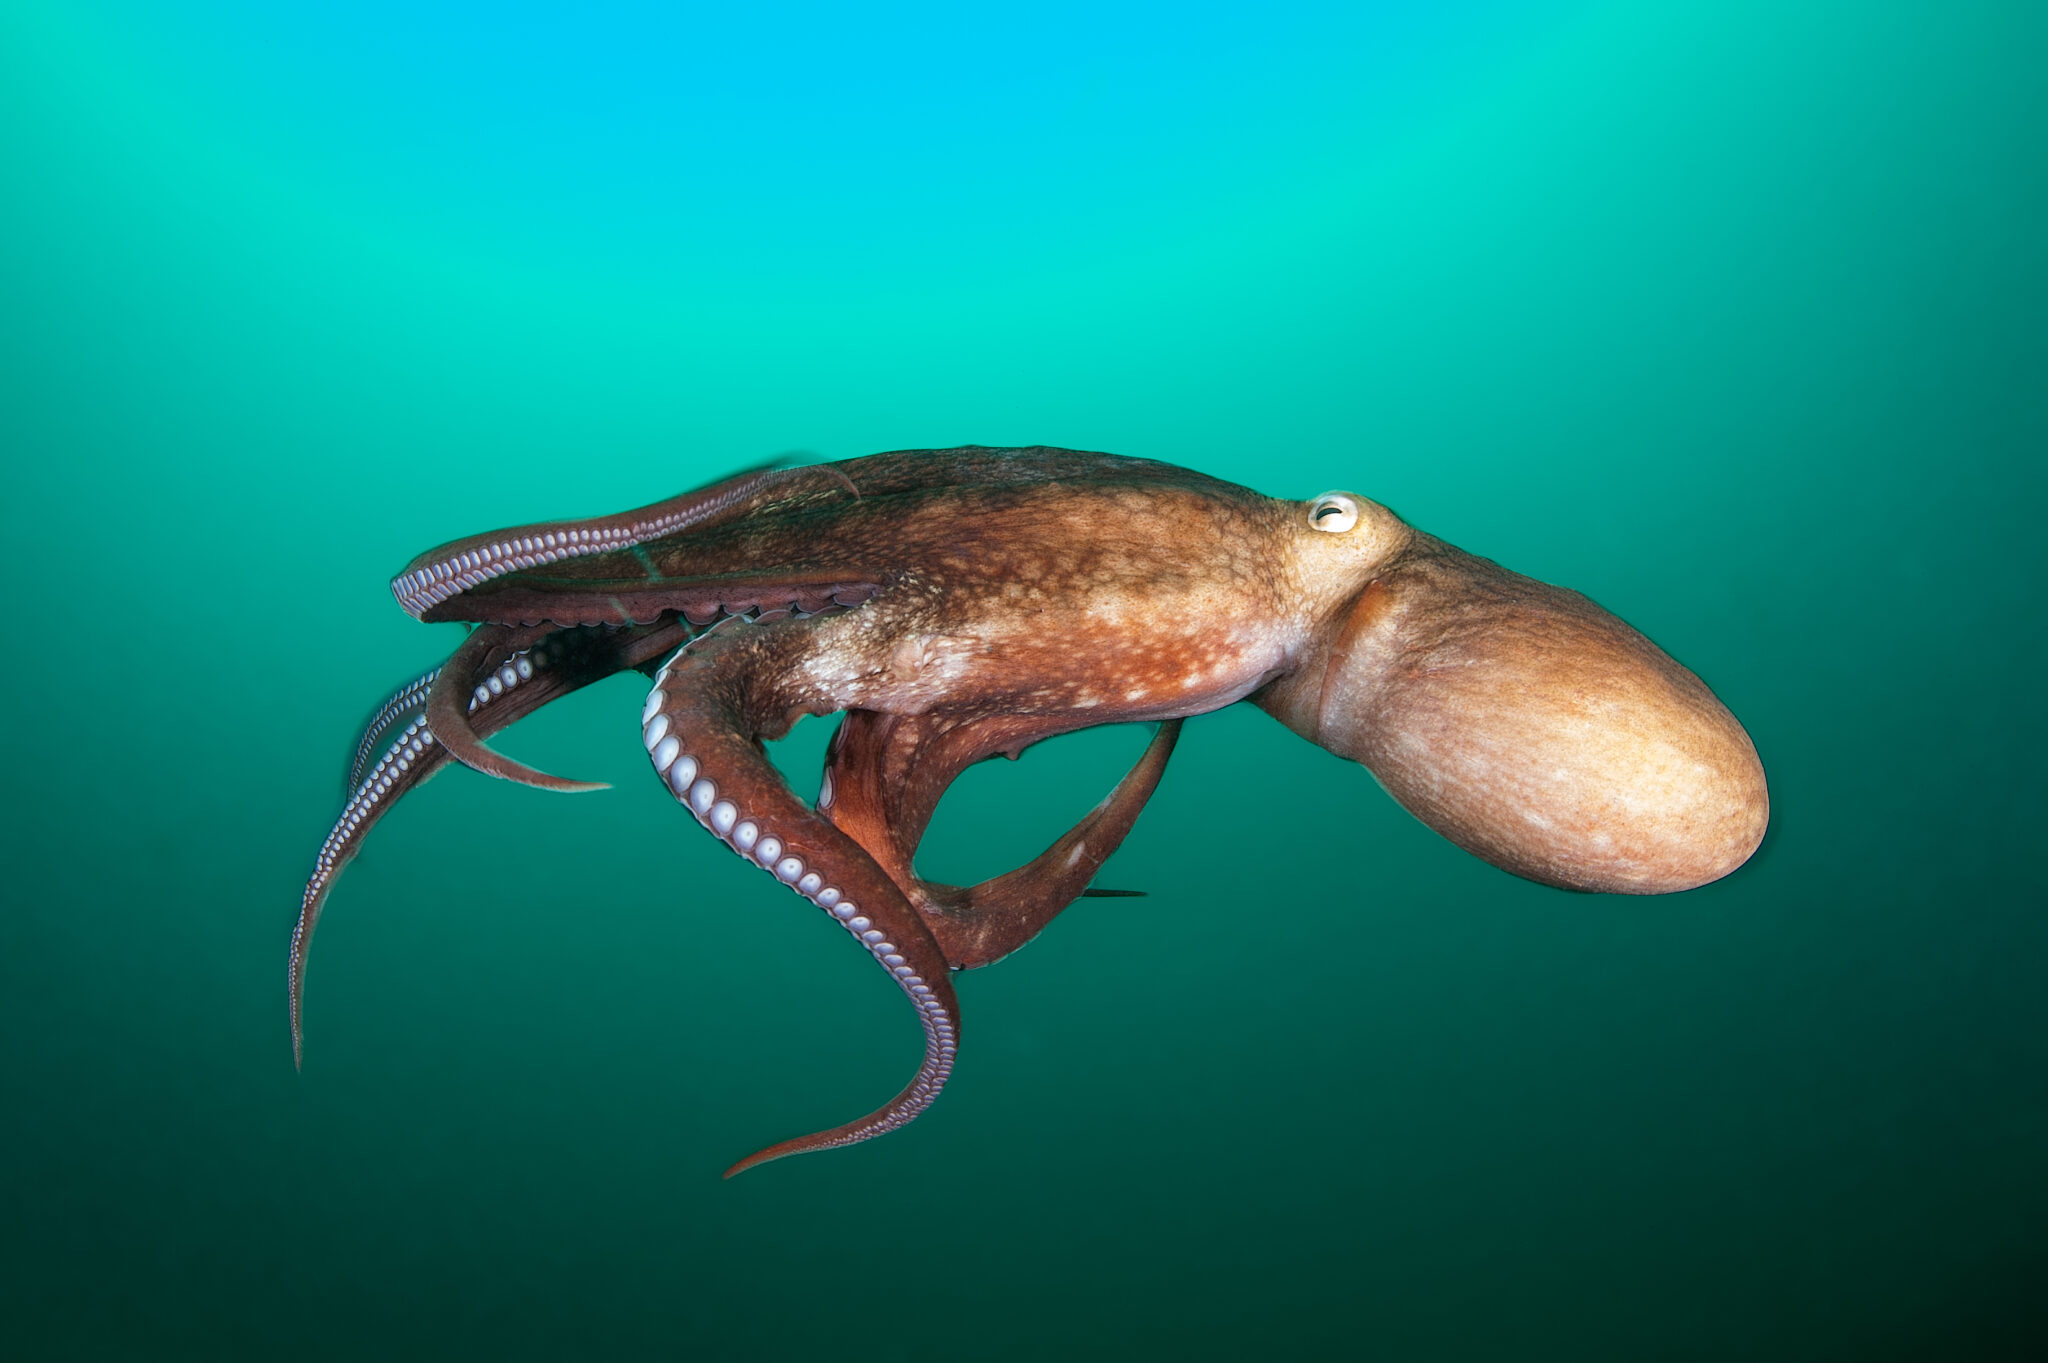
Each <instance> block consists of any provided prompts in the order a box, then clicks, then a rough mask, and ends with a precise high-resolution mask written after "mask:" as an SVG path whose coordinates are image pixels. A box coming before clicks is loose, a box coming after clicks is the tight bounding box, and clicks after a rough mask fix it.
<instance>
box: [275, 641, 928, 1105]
mask: <svg viewBox="0 0 2048 1363" xmlns="http://www.w3.org/2000/svg"><path fill="white" fill-rule="evenodd" d="M545 661H546V659H545V654H543V653H541V652H540V651H538V650H534V651H530V652H527V653H521V654H518V655H516V656H514V657H512V658H510V659H508V660H507V661H506V662H505V663H504V664H502V665H501V666H500V667H499V668H498V669H497V670H496V671H494V672H493V673H492V674H491V675H490V676H489V677H488V678H487V679H486V680H485V681H483V682H482V683H480V684H479V685H478V686H477V688H476V692H475V694H474V695H473V696H472V697H471V699H470V703H469V709H470V711H471V713H474V712H475V711H476V710H477V709H478V708H479V707H481V706H484V705H488V704H490V703H491V701H492V700H494V699H496V698H497V697H499V696H502V695H504V694H505V693H506V692H507V691H510V690H511V689H513V688H514V687H516V686H518V685H519V684H520V683H521V682H524V681H528V680H530V679H531V678H532V677H533V675H534V670H535V667H536V665H537V664H544V663H545ZM674 661H675V660H674V659H673V658H671V659H670V663H671V664H673V663H674ZM668 677H669V668H668V667H667V666H664V667H663V668H662V670H661V672H660V674H659V675H658V676H657V677H656V678H655V685H654V689H653V690H652V691H650V692H649V693H648V696H647V704H646V706H645V707H644V708H643V709H642V710H641V714H640V718H641V723H642V726H643V727H642V729H641V738H642V740H643V741H644V742H645V744H646V747H647V754H648V756H649V757H650V758H651V759H652V760H653V762H654V767H655V770H656V771H658V772H660V773H661V776H662V779H663V780H665V781H666V782H667V783H668V787H669V790H670V791H671V792H673V793H674V795H675V797H676V799H677V800H678V801H679V802H681V803H682V804H683V805H684V806H685V807H686V808H688V809H689V810H690V812H691V813H692V814H694V815H696V817H697V821H698V822H699V823H702V824H703V825H704V826H705V827H706V828H709V829H710V830H711V831H712V832H713V833H715V834H717V835H718V837H719V838H720V839H721V840H723V841H724V842H725V843H726V844H727V845H728V846H730V847H731V848H732V849H733V850H734V851H736V852H738V853H739V854H740V855H741V856H743V857H747V858H749V859H750V860H752V861H754V862H756V863H758V864H759V865H760V866H761V867H762V868H763V869H765V870H767V871H768V872H769V873H770V874H771V875H773V876H774V877H775V878H776V879H777V880H780V881H781V882H782V883H783V884H785V885H788V886H789V887H790V888H791V889H793V890H795V891H796V892H797V893H798V894H801V895H803V896H804V897H805V898H806V899H809V900H810V901H811V902H812V903H813V904H816V905H817V906H818V907H819V908H821V909H823V910H825V912H827V913H829V914H831V915H832V917H833V918H834V919H836V920H837V921H838V922H839V923H840V924H841V926H843V927H845V929H846V930H847V931H848V932H850V933H852V934H853V935H854V936H855V937H856V938H857V939H859V941H860V943H861V945H863V946H865V947H866V948H867V949H868V951H869V953H870V954H871V955H873V956H874V957H875V959H876V960H878V961H880V962H881V963H882V965H883V967H884V968H885V969H887V970H888V971H889V973H890V974H891V975H893V976H894V977H895V978H896V982H897V984H898V986H899V987H900V988H902V990H903V991H904V992H905V993H906V994H908V995H909V996H910V998H911V1000H912V1001H913V1002H914V1003H916V1004H917V1006H918V1010H919V1013H920V1015H921V1017H922V1020H923V1022H924V1027H925V1035H926V1051H927V1060H926V1065H925V1068H924V1071H923V1072H922V1073H921V1074H920V1076H919V1078H918V1080H917V1082H916V1083H915V1084H914V1085H913V1086H912V1097H911V1100H910V1101H909V1102H907V1103H906V1104H904V1105H903V1106H901V1107H898V1108H894V1109H891V1110H889V1111H888V1113H887V1115H886V1116H884V1117H882V1118H880V1119H879V1120H878V1121H876V1122H875V1123H874V1124H873V1126H872V1128H866V1129H863V1130H862V1131H861V1132H859V1133H857V1134H849V1135H848V1136H847V1137H846V1138H845V1139H846V1140H849V1141H850V1140H858V1139H862V1138H863V1137H865V1136H866V1135H871V1134H874V1132H876V1131H881V1130H886V1129H888V1128H890V1127H894V1126H901V1125H902V1124H904V1123H905V1122H908V1121H909V1120H910V1119H911V1118H913V1117H915V1116H916V1115H917V1114H918V1113H919V1112H921V1111H923V1110H924V1108H925V1107H927V1106H928V1105H929V1104H930V1103H931V1101H932V1099H933V1098H936V1097H937V1096H938V1092H939V1089H940V1088H941V1087H942V1086H943V1085H944V1084H945V1081H946V1077H947V1075H948V1074H949V1073H950V1072H951V1070H952V1068H953V1056H954V1053H955V1051H956V1049H957V1045H958V1034H957V1033H956V1031H955V1029H954V1026H953V1020H952V1018H951V1017H950V1016H948V1014H947V1012H946V1008H945V1005H944V1004H943V1003H941V1002H940V1001H939V999H938V998H937V997H936V996H935V995H934V994H933V992H932V987H931V985H930V984H928V983H926V981H925V980H924V978H923V977H922V976H920V975H919V974H918V973H917V971H916V968H915V967H913V966H911V965H910V964H909V963H908V962H907V961H906V960H905V959H904V958H903V956H902V954H901V953H900V952H898V951H897V950H896V946H895V944H894V943H893V942H891V941H889V940H888V938H887V936H886V934H884V933H883V932H882V931H881V930H880V929H879V928H877V927H876V926H875V925H874V923H873V922H872V921H871V920H870V919H869V918H868V917H867V916H866V915H865V914H863V913H861V912H860V909H859V907H858V906H857V905H856V904H854V902H853V901H852V900H850V899H846V898H844V897H843V896H842V895H841V894H840V891H839V889H838V888H837V887H836V886H831V885H827V884H825V882H824V877H823V876H821V875H819V874H818V873H817V872H816V871H812V870H808V869H807V868H806V867H805V866H804V863H803V860H802V858H800V857H797V856H793V855H792V856H784V855H783V851H784V848H783V845H782V840H781V839H780V838H777V837H776V836H774V835H773V834H772V833H771V834H767V835H765V836H764V835H763V834H762V832H761V829H760V826H759V825H758V824H756V823H755V822H754V821H753V820H752V819H743V818H741V817H740V810H739V807H738V806H737V805H735V804H734V803H733V802H732V801H731V800H721V799H719V798H718V787H717V784H716V783H715V782H714V781H713V780H712V779H711V777H709V776H706V775H702V774H700V770H699V763H698V762H697V759H696V758H694V757H691V756H689V755H688V754H686V753H684V752H683V751H682V745H681V743H680V741H679V740H678V739H677V738H676V736H675V735H674V734H672V733H670V732H669V730H670V727H671V726H670V724H669V718H668V716H667V715H666V714H664V713H662V707H663V705H664V704H666V703H667V700H668V694H667V693H666V692H665V691H663V690H662V689H661V687H662V683H663V682H665V681H667V680H668ZM380 718H381V716H380ZM434 741H435V740H434V735H433V732H432V731H431V730H430V729H428V727H427V720H426V716H425V715H423V714H422V715H416V716H414V717H413V719H412V720H411V722H410V723H408V724H407V725H406V727H405V729H404V731H403V732H401V733H400V734H399V736H398V737H397V739H396V740H394V741H393V742H392V744H391V746H390V747H388V748H387V749H385V752H384V755H383V756H382V757H380V758H379V759H378V761H377V765H376V766H375V767H373V768H372V769H371V770H370V771H369V772H368V773H367V774H366V775H365V776H364V778H363V780H362V783H361V784H360V785H358V786H357V787H356V789H355V791H354V793H353V794H352V795H351V796H350V798H349V801H348V805H347V807H346V808H344V809H343V810H342V814H341V818H340V819H339V820H337V821H336V823H335V826H334V829H333V831H332V832H330V833H329V834H328V836H327V841H326V842H325V844H323V845H322V847H321V849H320V854H319V856H318V857H317V858H316V859H315V870H314V876H313V882H312V883H311V884H309V885H308V886H307V887H306V890H307V898H308V900H309V901H310V900H311V898H312V896H313V895H314V894H315V893H316V892H317V890H318V889H319V888H320V887H321V886H323V885H324V884H325V882H326V881H328V880H329V879H330V878H331V876H332V875H333V872H334V868H335V865H336V863H337V861H338V860H339V857H340V854H341V851H342V849H343V848H344V847H345V846H346V845H347V843H348V842H349V841H350V839H352V838H353V837H354V835H355V833H356V831H357V830H358V829H359V828H360V827H361V826H362V824H363V822H364V821H365V820H366V819H368V818H369V816H370V812H371V811H372V810H373V809H374V808H375V807H376V806H377V805H378V804H379V803H380V802H381V801H382V800H383V798H384V796H385V795H386V794H388V793H389V792H390V789H391V787H392V784H393V783H394V782H396V781H397V780H398V778H399V777H400V776H402V775H403V774H404V773H405V772H406V770H407V769H409V768H410V767H411V766H412V764H413V762H414V761H415V760H416V759H418V758H420V757H422V756H424V755H425V753H426V750H427V749H428V748H429V747H431V746H433V744H434ZM303 928H304V924H303V921H302V922H301V924H300V926H299V928H298V929H295V930H294V932H293V943H294V955H293V959H294V961H295V962H296V960H297V952H296V945H297V941H298V936H299V932H300V931H302V930H303ZM295 968H296V967H295Z"/></svg>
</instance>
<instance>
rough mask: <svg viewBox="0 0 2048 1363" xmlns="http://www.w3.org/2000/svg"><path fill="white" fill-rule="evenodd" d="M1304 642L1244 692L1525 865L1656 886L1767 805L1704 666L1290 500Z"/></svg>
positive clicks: (1691, 867)
mask: <svg viewBox="0 0 2048 1363" xmlns="http://www.w3.org/2000/svg"><path fill="white" fill-rule="evenodd" d="M1305 507H1306V509H1305V511H1304V512H1303V514H1302V516H1301V520H1300V524H1299V526H1298V527H1297V529H1296V532H1295V543H1294V545H1293V551H1294V552H1293V558H1294V562H1295V565H1296V575H1297V578H1298V580H1299V581H1300V582H1301V583H1302V586H1303V591H1304V596H1305V601H1304V606H1305V615H1306V618H1307V619H1308V620H1309V621H1310V623H1311V626H1312V628H1311V631H1310V643H1309V644H1308V646H1307V648H1306V650H1305V652H1304V655H1303V657H1302V658H1301V660H1300V663H1301V665H1300V666H1299V667H1298V668H1297V669H1296V670H1295V671H1293V672H1292V673H1290V674H1289V675H1287V676H1285V677H1282V678H1280V679H1279V680H1278V681H1276V682H1274V683H1272V684H1271V685H1270V686H1268V687H1267V688H1266V689H1265V690H1264V691H1263V692H1261V693H1260V694H1259V696H1258V697H1257V700H1258V703H1259V704H1260V705H1262V706H1263V707H1264V708H1265V709H1266V710H1267V711H1268V712H1270V713H1271V714H1273V715H1274V716H1275V717H1276V718H1278V719H1279V720H1280V721H1281V722H1282V723H1284V724H1286V725H1287V726H1288V727H1289V728H1291V729H1293V730H1294V731H1295V732H1296V733H1299V734H1301V735H1302V736H1303V737H1304V738H1307V739H1309V740H1311V741H1312V742H1315V743H1317V744H1320V745H1321V746H1322V747H1324V748H1327V749H1329V750H1330V751H1331V752H1334V753H1336V754H1338V755H1339V756H1341V757H1346V758H1349V759H1351V760H1353V761H1356V762H1360V763H1363V764H1364V765H1365V766H1366V767H1367V768H1368V769H1370V770H1371V772H1372V773H1373V775H1374V776H1375V777H1377V778H1378V779H1379V781H1380V783H1381V784H1382V785H1384V786H1385V787H1386V789H1387V791H1388V792H1389V793H1390V794H1391V795H1393V797H1394V798H1395V799H1396V800H1398V801H1399V802H1400V803H1401V804H1402V805H1403V806H1404V807H1406V808H1407V809H1408V810H1409V811H1410V812H1411V813H1413V814H1414V815H1415V816H1416V817H1418V818H1419V819H1421V820H1422V821H1423V822H1424V823H1426V824H1428V825H1429V826H1430V827H1431V828H1433V829H1435V830H1436V831H1437V832H1439V833H1441V834H1443V835H1444V836H1445V837H1447V838H1449V839H1450V840H1451V841H1452V842H1455V843H1457V844H1458V845H1459V846H1461V847H1463V848H1465V849H1466V850H1467V851H1470V852H1472V853H1474V854H1476V855H1478V856H1480V857H1483V858H1484V859H1486V860H1487V861H1489V862H1492V863H1493V864H1494V865H1496V866H1499V867H1502V868H1503V869H1505V870H1508V871H1511V872H1513V873H1515V874H1516V875H1520V876H1525V877H1527V878H1529V879H1531V880H1537V881H1542V882H1544V883H1546V884H1550V885H1558V886H1562V887H1564V888H1567V889H1574V890H1593V891H1608V892H1617V893H1627V894H1660V893H1665V892H1668V891H1673V890H1685V889H1691V888H1693V887H1695V886H1698V885H1703V884H1706V883H1707V882H1709V881H1712V880H1716V879H1719V878H1720V877H1722V876H1724V875H1727V874H1728V873H1729V872H1730V871H1733V870H1734V869H1735V868H1736V867H1738V866H1740V865H1742V863H1743V862H1744V861H1746V860H1747V859H1748V858H1749V856H1750V854H1751V853H1752V852H1754V851H1755V850H1756V848H1757V845H1758V844H1759V843H1760V842H1761V840H1762V838H1763V834H1764V828H1765V825H1766V824H1767V823H1768V822H1769V818H1770V799H1769V795H1768V793H1767V791H1766V788H1765V783H1764V772H1763V766H1762V764H1761V763H1760V762H1759V761H1758V759H1757V754H1756V749H1755V747H1754V746H1753V745H1752V744H1751V742H1750V739H1749V735H1748V734H1747V733H1745V732H1744V730H1743V728H1742V726H1741V724H1739V723H1738V722H1737V721H1736V719H1735V717H1734V716H1733V715H1731V714H1730V713H1729V712H1728V710H1727V708H1726V707H1725V706H1723V705H1722V704H1721V702H1720V701H1719V700H1718V699H1717V698H1716V697H1715V696H1714V694H1713V692H1711V691H1709V690H1708V689H1707V687H1706V685H1705V684H1704V683H1702V682H1701V681H1700V679H1699V678H1698V677H1696V676H1694V675H1693V674H1692V673H1691V672H1690V671H1688V670H1686V668H1684V667H1683V666H1681V665H1680V664H1679V663H1677V662H1676V661H1674V660H1673V659H1672V658H1671V657H1670V656H1669V655H1667V654H1665V653H1664V652H1663V651H1662V650H1661V649H1659V648H1658V647H1657V646H1656V645H1655V644H1653V643H1651V642H1650V641H1649V640H1648V639H1646V638H1644V637H1643V636H1642V635H1641V634H1639V633H1637V632H1636V631H1635V630H1633V629H1631V628H1630V627H1629V626H1628V625H1626V624H1625V623H1623V622H1622V621H1621V620H1619V619H1617V618H1616V617H1615V616H1613V615H1611V614H1609V613H1608V612H1607V611H1605V610H1603V609H1601V608H1600V607H1599V606H1598V605H1596V604H1594V603H1593V602H1592V601H1591V600H1589V599H1587V598H1586V597H1584V596H1581V595H1580V594H1578V593H1577V592H1572V591H1567V590H1564V589H1563V588H1559V587H1553V586H1549V585H1547V584H1545V583H1542V582H1537V581H1535V580H1534V579H1531V578H1527V577H1523V576H1521V575H1520V574H1518V573H1513V572H1509V571H1508V570H1506V569H1504V568H1502V567H1500V566H1499V565H1498V564H1495V563H1492V562H1490V561H1488V560H1486V559H1482V558H1478V557H1475V556H1474V555H1471V554H1467V553H1465V552H1464V551H1462V550H1460V549H1456V548H1453V547H1452V546H1450V545H1448V544H1445V543H1443V542H1442V541H1440V540H1436V539H1433V538H1431V537H1429V536H1427V535H1423V534H1420V533H1419V532H1416V531H1414V530H1412V529H1411V528H1409V527H1408V526H1407V525H1405V524H1403V523H1402V522H1401V521H1400V520H1399V518H1398V517H1396V516H1394V514H1393V513H1392V512H1390V511H1388V510H1387V509H1386V508H1385V507H1383V506H1380V505H1378V504H1377V503H1374V502H1371V501H1368V500H1367V499H1365V498H1362V497H1358V496H1355V495H1353V494H1349V493H1329V494H1326V495H1324V496H1322V497H1319V498H1317V499H1315V500H1314V501H1313V502H1309V503H1306V504H1305Z"/></svg>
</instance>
